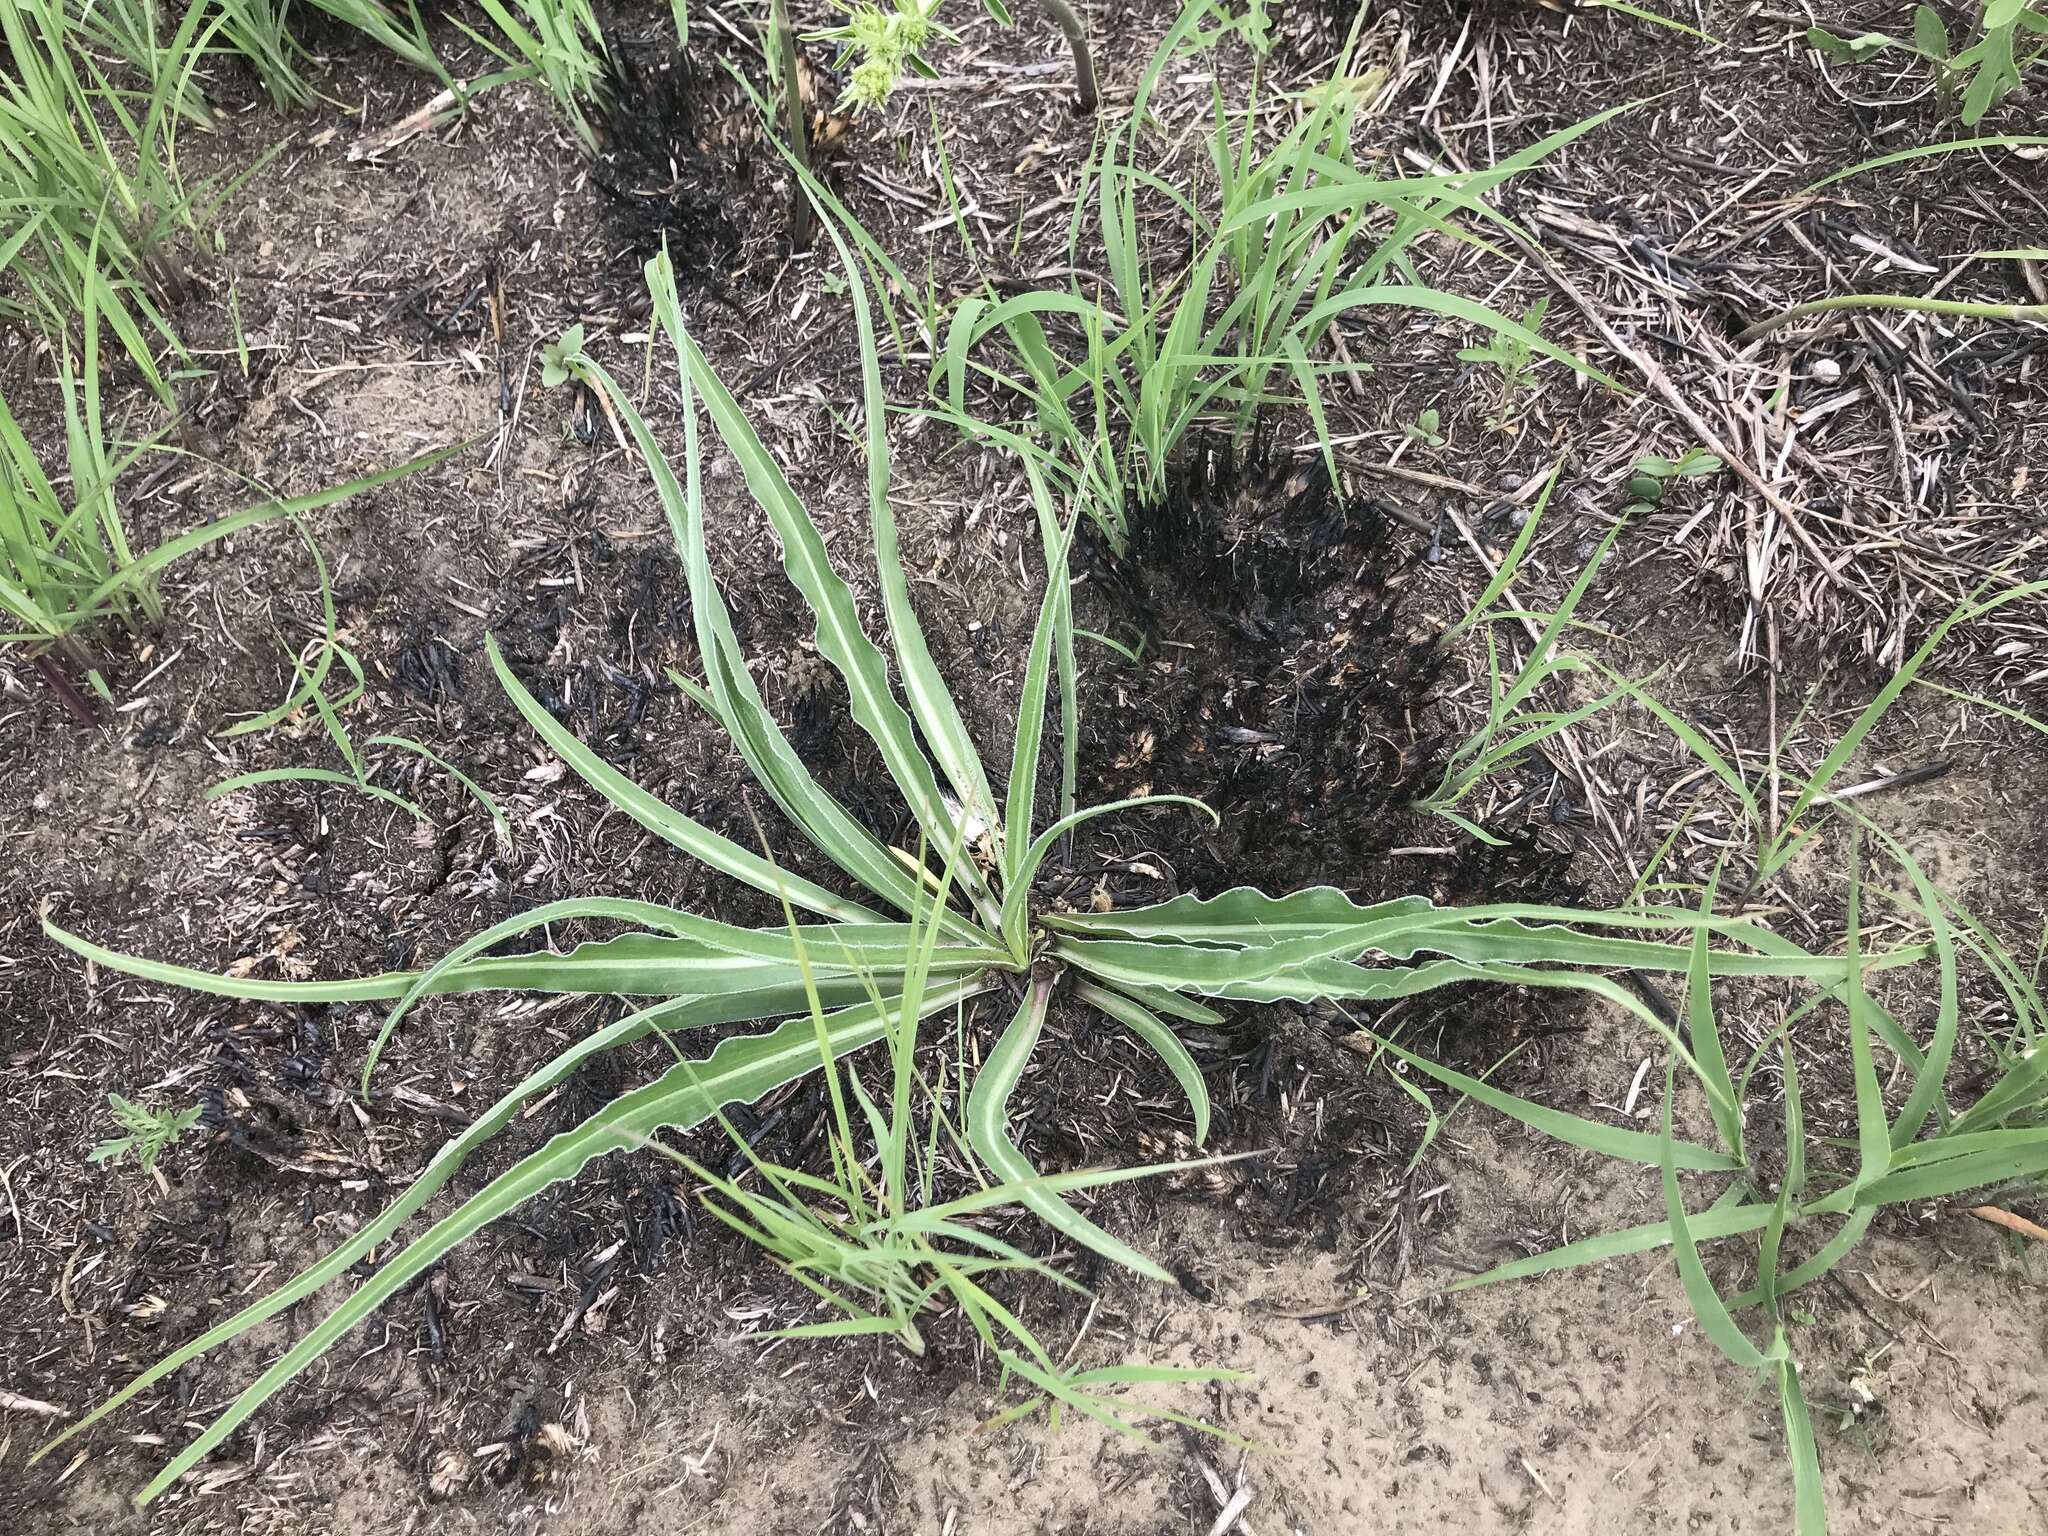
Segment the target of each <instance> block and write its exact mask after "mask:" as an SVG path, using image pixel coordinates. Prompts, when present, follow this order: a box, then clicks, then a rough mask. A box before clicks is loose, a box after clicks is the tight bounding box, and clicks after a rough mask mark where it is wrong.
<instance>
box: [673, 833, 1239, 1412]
mask: <svg viewBox="0 0 2048 1536" xmlns="http://www.w3.org/2000/svg"><path fill="white" fill-rule="evenodd" d="M764 849H765V844H764ZM924 852H925V850H923V849H920V850H919V859H918V863H919V864H920V865H922V864H923V863H925V858H924ZM962 857H963V855H962V853H961V851H960V849H959V848H958V846H957V845H956V846H955V847H954V848H953V849H952V850H949V852H948V855H947V857H946V858H945V859H944V860H943V861H942V862H941V865H940V868H941V873H940V875H939V877H938V880H937V882H936V888H935V889H934V890H933V891H932V892H931V895H930V899H929V902H928V903H927V904H926V905H925V907H924V909H923V910H922V911H921V912H917V911H914V912H913V913H912V915H911V930H912V935H913V938H914V940H915V942H916V943H917V945H918V946H919V947H918V949H917V953H916V957H915V960H914V963H913V965H912V967H911V969H910V970H909V971H907V972H906V973H905V975H904V978H903V990H902V995H901V998H900V1000H899V1001H898V1002H896V1003H894V1004H890V1003H886V1002H885V1001H884V1000H883V997H882V993H881V988H880V987H879V986H878V985H875V984H873V978H872V977H864V979H866V980H868V981H869V983H870V985H869V987H868V995H869V999H870V1001H871V1002H873V1003H874V1004H875V1005H876V1006H878V1007H879V1008H881V1009H882V1011H883V1014H884V1019H885V1032H884V1034H883V1038H882V1042H881V1043H882V1045H883V1046H884V1049H885V1052H886V1064H887V1068H888V1073H887V1079H886V1081H887V1085H888V1088H887V1093H886V1094H885V1095H882V1096H879V1097H878V1096H875V1095H871V1094H870V1093H869V1092H868V1091H867V1090H866V1089H864V1088H863V1087H862V1085H861V1080H860V1078H859V1076H858V1075H856V1074H854V1073H852V1072H850V1071H849V1072H845V1073H844V1074H842V1071H841V1065H840V1063H839V1062H838V1061H836V1060H834V1059H833V1057H832V1055H831V1053H830V1052H829V1050H826V1049H824V1048H823V1045H822V1039H821V1049H820V1056H819V1062H820V1071H821V1073H822V1075H823V1077H824V1080H825V1090H826V1098H827V1101H828V1103H829V1106H830V1118H829V1120H828V1124H827V1132H826V1136H825V1146H826V1151H827V1153H828V1157H829V1165H830V1166H829V1171H828V1172H826V1173H823V1174H816V1173H811V1172H808V1171H806V1170H804V1169H800V1168H791V1167H786V1166H784V1165H782V1164H779V1163H775V1162H771V1161H769V1160H767V1159H765V1158H763V1157H762V1156H761V1155H760V1154H759V1153H758V1152H757V1151H756V1150H755V1148H754V1147H753V1145H752V1144H751V1143H750V1142H749V1141H748V1140H747V1138H746V1137H745V1136H743V1135H741V1134H740V1133H739V1132H738V1131H737V1130H735V1129H734V1127H733V1126H732V1124H731V1122H730V1121H728V1120H727V1119H726V1117H725V1115H724V1114H723V1113H722V1112H721V1113H720V1114H719V1115H718V1117H717V1118H718V1121H719V1125H720V1127H721V1128H722V1129H723V1130H724V1131H725V1132H726V1134H727V1136H728V1137H729V1138H730V1140H731V1142H732V1145H733V1146H734V1148H735V1149H736V1155H737V1156H738V1157H739V1158H741V1159H744V1162H745V1165H746V1170H747V1171H746V1172H745V1173H742V1174H740V1175H738V1176H729V1175H726V1174H722V1173H717V1172H714V1171H712V1170H711V1169H709V1168H707V1167H705V1166H704V1165H703V1164H702V1163H700V1162H698V1161H697V1159H695V1158H694V1157H691V1156H689V1155H688V1154H686V1153H683V1152H679V1151H675V1150H672V1149H670V1148H668V1147H664V1146H661V1145H660V1144H659V1143H658V1142H657V1143H653V1144H652V1145H653V1146H654V1147H655V1150H657V1151H659V1152H660V1153H661V1154H662V1155H664V1156H666V1157H668V1158H670V1159H672V1160H673V1161H675V1162H677V1163H679V1164H680V1165H682V1166H683V1167H684V1168H686V1169H687V1170H688V1171H689V1172H690V1173H691V1174H692V1175H693V1176H694V1177H695V1178H696V1179H697V1181H698V1183H699V1184H700V1186H701V1188H700V1191H699V1195H700V1198H701V1200H702V1201H703V1204H704V1207H705V1209H706V1210H707V1211H709V1212H710V1213H711V1215H712V1216H713V1217H715V1218H716V1219H717V1220H718V1221H720V1222H722V1223H724V1224H725V1225H726V1226H728V1227H730V1228H731V1229H732V1230H734V1231H735V1232H738V1233H739V1234H740V1235H741V1236H742V1237H745V1238H746V1239H747V1240H748V1241H749V1242H752V1243H754V1244H755V1245H756V1246H758V1247H759V1248H760V1249H761V1250H762V1251H763V1252H765V1253H767V1254H768V1255H769V1256H770V1257H772V1258H773V1259H774V1260H775V1261H776V1262H777V1263H778V1264H779V1265H780V1266H781V1267H782V1268H783V1269H784V1270H785V1271H786V1272H787V1273H788V1274H789V1275H790V1276H791V1277H792V1278H793V1279H795V1280H796V1281H797V1283H798V1284H800V1285H802V1286H803V1287H804V1288H805V1289H806V1290H808V1291H809V1292H811V1293H812V1294H813V1295H814V1296H816V1297H817V1298H818V1299H819V1300H821V1301H822V1302H823V1303H824V1304H825V1306H826V1307H827V1308H828V1310H829V1311H830V1312H831V1313H832V1314H833V1315H831V1316H830V1317H828V1319H827V1320H826V1321H823V1322H818V1323H804V1324H797V1325H794V1326H791V1327H787V1328H780V1329H777V1330H775V1336H776V1337H780V1338H791V1339H843V1338H858V1337H864V1336H876V1337H886V1338H892V1339H894V1340H896V1341H897V1342H898V1343H899V1344H901V1345H902V1346H903V1348H905V1349H906V1350H908V1351H909V1352H910V1353H912V1354H915V1355H922V1354H924V1353H925V1349H926V1344H925V1338H924V1328H925V1327H926V1326H928V1319H929V1317H930V1316H931V1315H932V1314H934V1313H936V1312H938V1311H940V1310H942V1308H943V1307H950V1308H951V1309H953V1310H954V1311H956V1312H957V1313H958V1314H959V1315H960V1316H961V1317H963V1318H964V1319H965V1320H966V1322H967V1323H968V1325H969V1326H970V1327H971V1328H972V1330H973V1332H974V1334H975V1336H976V1337H977V1338H978V1339H979V1340H980V1342H981V1344H982V1345H983V1346H984V1347H985V1348H986V1349H987V1350H988V1352H989V1354H990V1355H991V1356H992V1357H993V1358H994V1359H995V1360H996V1361H997V1363H998V1364H999V1365H1000V1367H1001V1371H1002V1378H1003V1379H1002V1381H1001V1382H999V1383H998V1386H997V1393H998V1395H999V1396H1000V1395H1001V1394H1002V1393H1003V1392H1004V1391H1005V1390H1006V1389H1007V1387H1008V1385H1009V1382H1010V1379H1011V1378H1012V1377H1014V1378H1016V1379H1017V1380H1018V1381H1020V1382H1022V1383H1023V1384H1024V1385H1025V1387H1026V1388H1027V1389H1028V1390H1027V1394H1026V1396H1025V1398H1024V1400H1022V1401H1020V1402H1017V1403H1013V1404H1011V1405H1010V1406H1008V1407H1007V1408H1005V1409H1003V1410H1002V1411H1001V1412H999V1413H998V1414H997V1415H996V1417H995V1419H993V1420H992V1421H991V1422H993V1423H1006V1422H1009V1421H1011V1420H1014V1419H1017V1418H1020V1417H1022V1416H1024V1415H1026V1414H1029V1413H1031V1412H1033V1411H1035V1410H1036V1409H1037V1408H1039V1407H1040V1406H1046V1407H1049V1409H1050V1411H1051V1414H1052V1417H1053V1420H1054V1422H1055V1424H1057V1422H1058V1417H1059V1414H1060V1412H1061V1410H1062V1409H1068V1410H1071V1411H1074V1412H1078V1413H1081V1414H1083V1415H1085V1416H1087V1417H1089V1418H1092V1419H1095V1420H1097V1421H1098V1422H1100V1423H1103V1424H1105V1425H1107V1426H1109V1427H1110V1428H1112V1429H1115V1430H1117V1431H1118V1432H1119V1433H1121V1434H1124V1435H1126V1436H1128V1437H1130V1438H1133V1439H1136V1440H1140V1441H1145V1442H1146V1443H1148V1444H1149V1443H1150V1442H1149V1441H1148V1440H1147V1437H1146V1436H1145V1434H1144V1431H1143V1430H1142V1429H1141V1428H1140V1427H1139V1421H1140V1419H1141V1418H1142V1417H1157V1418H1164V1419H1166V1420H1169V1421H1171V1422H1174V1423H1178V1424H1182V1425H1185V1426H1187V1427H1190V1428H1195V1429H1202V1430H1207V1431H1210V1432H1212V1433H1221V1432H1220V1431H1216V1430H1214V1429H1213V1427H1212V1426H1210V1425H1208V1424H1205V1423H1202V1422H1200V1421H1198V1420H1194V1419H1191V1418H1188V1417H1186V1416H1184V1415H1182V1414H1179V1413H1176V1412H1173V1411H1172V1410H1169V1409H1163V1408H1155V1407H1148V1406H1145V1405H1143V1404H1134V1403H1132V1402H1131V1401H1129V1400H1128V1399H1126V1398H1124V1397H1122V1396H1120V1395H1113V1394H1111V1393H1109V1392H1107V1391H1105V1390H1104V1389H1105V1388H1109V1387H1113V1386H1138V1385H1157V1384H1162V1383H1189V1382H1216V1381H1228V1380H1236V1379H1240V1373H1238V1372H1235V1371H1229V1370H1214V1369H1206V1368H1183V1367H1160V1366H1152V1365H1145V1364H1128V1363H1126V1364H1120V1365H1115V1366H1107V1367H1096V1368H1092V1369H1087V1370H1081V1371H1071V1370H1069V1369H1067V1368H1066V1367H1065V1365H1064V1364H1063V1363H1062V1362H1060V1361H1057V1360H1055V1359H1054V1358H1053V1357H1052V1355H1051V1354H1050V1353H1049V1352H1048V1351H1047V1350H1046V1348H1045V1346H1044V1345H1043V1344H1042V1343H1041V1342H1040V1341H1039V1339H1038V1337H1037V1335H1036V1334H1035V1333H1034V1332H1033V1331H1032V1330H1031V1328H1030V1326H1029V1325H1028V1324H1027V1323H1026V1322H1025V1321H1024V1320H1023V1319H1022V1318H1021V1317H1020V1316H1019V1315H1018V1314H1017V1313H1016V1312H1015V1311H1013V1310H1012V1309H1011V1308H1010V1307H1009V1306H1006V1305H1005V1304H1004V1303H1003V1302H1002V1301H1001V1300H1000V1299H999V1298H998V1297H997V1296H996V1295H995V1294H994V1293H993V1292H992V1291H991V1290H990V1289H989V1285H990V1283H991V1282H992V1281H993V1280H995V1279H997V1278H1003V1277H1018V1276H1026V1275H1029V1276H1037V1277H1039V1278H1040V1279H1043V1280H1045V1281H1047V1282H1049V1283H1051V1284H1053V1285H1056V1286H1061V1287H1065V1288H1068V1289H1075V1290H1078V1289H1079V1287H1078V1286H1075V1285H1074V1282H1072V1281H1071V1280H1069V1279H1067V1278H1066V1277H1065V1276H1064V1275H1062V1274H1061V1273H1060V1272H1059V1271H1058V1270H1056V1269H1054V1268H1053V1267H1052V1266H1051V1265H1049V1264H1047V1263H1045V1262H1044V1261H1043V1260H1040V1259H1035V1258H1032V1257H1031V1256H1029V1255H1028V1254H1025V1253H1023V1252H1022V1251H1020V1250H1019V1249H1017V1248H1016V1247H1014V1246H1013V1245H1012V1244H1010V1243H1008V1242H1005V1241H1003V1240H1002V1239H1000V1238H998V1237H996V1236H994V1235H993V1234H992V1233H990V1232H989V1231H988V1230H987V1229H986V1226H985V1222H986V1220H987V1218H989V1217H991V1216H994V1215H997V1214H1000V1213H1001V1212H1003V1211H1005V1210H1009V1209H1014V1208H1017V1207H1019V1206H1024V1205H1028V1204H1029V1203H1031V1201H1032V1200H1033V1199H1034V1198H1043V1197H1055V1198H1056V1197H1059V1196H1061V1195H1066V1194H1077V1193H1081V1192H1083V1191H1087V1190H1092V1189H1097V1188H1101V1187H1103V1186H1105V1185H1109V1184H1115V1183H1121V1182H1124V1181H1125V1180H1128V1179H1133V1178H1141V1177H1144V1176H1145V1175H1147V1174H1149V1173H1157V1172H1167V1171H1170V1170H1169V1169H1165V1168H1160V1169H1146V1168H1139V1169H1127V1170H1091V1171H1083V1172H1079V1173H1072V1174H1064V1175H1057V1176H1054V1177H1050V1178H1048V1177H1043V1176H1040V1175H1038V1174H1035V1173H1031V1172H1030V1171H1029V1170H1028V1169H1027V1170H1026V1171H1025V1173H1024V1175H1023V1176H1021V1177H1018V1178H1015V1179H1002V1178H999V1179H998V1180H997V1181H996V1182H994V1183H990V1182H988V1181H987V1180H985V1179H979V1178H977V1179H976V1184H977V1187H975V1188H974V1189H972V1190H971V1191H970V1192H968V1193H966V1194H964V1195H959V1196H955V1197H953V1198H951V1199H945V1200H941V1199H940V1198H939V1195H938V1188H937V1183H938V1178H939V1174H940V1171H941V1167H942V1164H943V1163H944V1162H946V1161H947V1154H948V1153H950V1154H951V1156H952V1159H953V1160H954V1161H956V1162H957V1164H959V1165H962V1166H964V1167H966V1168H967V1169H969V1170H973V1169H974V1168H975V1157H974V1153H973V1152H972V1151H971V1150H970V1148H969V1145H968V1142H969V1139H970V1137H971V1138H973V1139H974V1140H976V1141H977V1142H978V1143H979V1144H982V1145H985V1146H994V1147H999V1148H1003V1149H1010V1148H1011V1144H1010V1142H1009V1138H1008V1134H1007V1132H1006V1131H1004V1130H1003V1129H1002V1128H1001V1123H1000V1122H1001V1120H1002V1119H1003V1117H1004V1115H1005V1108H1006V1104H1005V1101H1006V1100H1007V1097H1008V1092H1009V1088H1010V1087H1011V1086H1012V1085H1014V1083H1015V1080H1016V1077H1017V1073H1018V1069H1020V1068H1021V1066H1022V1062H1023V1059H1024V1057H1025V1055H1026V1054H1028V1042H1026V1041H1023V1040H1021V1038H1020V1039H1016V1040H1012V1039H1008V1038H1006V1042H1005V1050H1006V1051H1007V1054H1003V1053H1002V1052H999V1053H998V1054H996V1055H991V1056H990V1057H989V1058H988V1059H987V1060H986V1062H984V1064H983V1067H982V1071H981V1073H980V1075H979V1077H978V1078H977V1079H976V1083H975V1087H974V1089H973V1090H972V1091H971V1092H970V1091H969V1090H968V1089H967V1086H966V1083H965V1080H964V1079H965V1074H964V1070H963V1072H962V1074H961V1078H962V1080H961V1081H960V1082H959V1083H958V1084H957V1085H948V1084H947V1083H946V1082H945V1080H944V1078H943V1076H942V1077H941V1079H940V1081H939V1082H936V1083H935V1082H933V1081H931V1080H930V1079H929V1078H928V1077H927V1076H926V1075H925V1073H924V1072H923V1071H922V1070H921V1068H920V1066H919V1064H918V1043H919V1042H918V1019H919V1017H920V1016H921V1015H922V1013H923V1012H924V1009H923V1006H922V1005H923V993H924V988H925V984H926V980H927V976H928V970H927V967H928V966H929V964H930V961H931V958H932V956H933V955H934V954H935V953H936V950H937V944H938V938H939V932H940V929H939V924H938V923H937V921H936V920H935V919H936V914H937V913H938V912H939V911H940V910H941V909H943V908H944V907H945V906H946V904H947V899H948V897H949V895H950V894H951V891H952V889H953V881H954V874H955V872H956V870H957V869H958V868H959V867H960V859H961V858H962ZM783 916H784V921H785V923H786V924H787V927H788V931H789V934H790V936H791V938H792V939H793V940H794V941H795V943H796V950H795V954H796V957H797V961H798V965H799V969H800V970H801V971H802V972H803V973H804V974H805V975H806V976H807V977H808V976H809V975H810V960H809V952H808V949H807V948H806V946H805V944H804V941H803V937H802V928H801V926H800V925H799V924H798V923H797V920H796V914H795V912H794V910H793V909H791V908H790V906H789V905H788V903H787V902H785V903H784V907H783ZM849 959H850V957H849ZM856 971H857V972H858V966H857V964H856ZM1033 986H1034V987H1036V986H1047V987H1049V986H1050V983H1049V982H1047V981H1042V980H1041V981H1034V983H1033ZM806 1001H807V1002H808V1004H809V1012H810V1018H811V1024H812V1028H813V1029H814V1030H816V1031H820V1032H821V1034H822V1031H823V1029H824V1020H825V1014H824V1008H823V1005H822V1003H821V1002H820V1000H819V998H818V996H817V988H816V984H815V981H814V980H812V981H809V982H808V983H807V986H806ZM1026 1006H1027V1007H1029V1006H1031V1004H1030V1002H1029V1001H1028V1000H1027V1003H1026ZM954 1013H955V1024H956V1028H955V1035H954V1059H955V1061H959V1062H963V1063H964V1060H965V1039H964V1031H963V1030H962V1029H961V1028H960V1027H959V1026H960V1023H961V1020H960V1013H961V1008H960V1005H957V1004H956V1005H955V1009H954ZM1020 1047H1022V1048H1020ZM671 1049H674V1050H675V1052H676V1056H677V1059H678V1060H679V1061H680V1060H681V1059H682V1053H681V1051H680V1050H679V1049H676V1048H675V1047H674V1046H673V1045H672V1046H671ZM949 1089H950V1090H951V1096H952V1097H953V1099H954V1100H955V1102H964V1103H965V1104H966V1105H967V1106H968V1108H967V1113H968V1115H969V1117H970V1118H974V1119H980V1120H983V1121H989V1120H993V1121H994V1122H995V1123H994V1125H993V1126H985V1127H984V1128H983V1129H982V1130H981V1131H980V1132H979V1134H978V1135H977V1134H976V1133H975V1132H974V1131H973V1130H972V1129H971V1128H969V1127H967V1126H963V1125H962V1124H959V1123H957V1122H956V1120H955V1119H954V1117H953V1116H952V1115H950V1114H949V1113H948V1112H947V1108H946V1102H947V1099H948V1097H949ZM920 1100H921V1101H922V1103H923V1106H924V1109H923V1113H924V1124H925V1130H924V1134H923V1136H922V1137H921V1138H920V1136H919V1135H918V1132H917V1124H916V1121H917V1114H918V1103H919V1101H920ZM849 1106H850V1107H849ZM856 1111H857V1112H858V1113H857V1114H856V1113H855V1112H856ZM856 1127H861V1128H862V1131H864V1132H865V1135H863V1134H862V1132H861V1131H857V1130H856V1129H855V1128H856ZM1175 1166H1181V1165H1175ZM749 1174H751V1175H752V1179H751V1180H750V1179H749V1177H748V1175H749Z"/></svg>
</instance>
